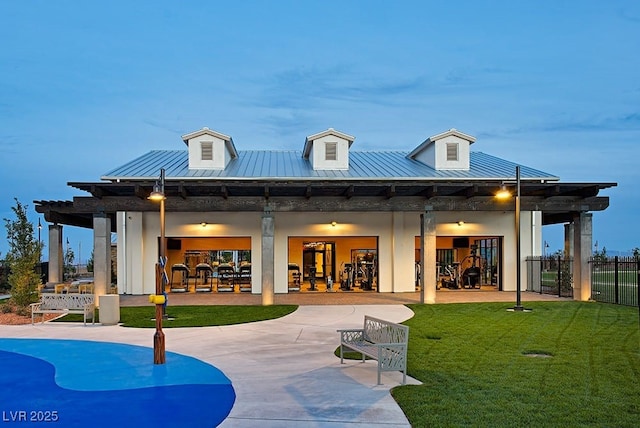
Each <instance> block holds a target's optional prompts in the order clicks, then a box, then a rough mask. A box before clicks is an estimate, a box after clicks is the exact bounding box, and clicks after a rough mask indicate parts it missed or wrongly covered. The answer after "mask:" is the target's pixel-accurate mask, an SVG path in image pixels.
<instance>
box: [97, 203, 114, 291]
mask: <svg viewBox="0 0 640 428" xmlns="http://www.w3.org/2000/svg"><path fill="white" fill-rule="evenodd" d="M93 284H94V293H95V295H96V298H97V299H98V304H99V299H100V296H103V295H105V294H107V290H108V289H109V287H110V286H111V219H110V218H109V216H108V215H106V214H104V213H100V214H94V216H93Z"/></svg>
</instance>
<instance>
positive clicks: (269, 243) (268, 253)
mask: <svg viewBox="0 0 640 428" xmlns="http://www.w3.org/2000/svg"><path fill="white" fill-rule="evenodd" d="M274 231H275V222H274V218H273V215H272V214H271V210H270V209H269V208H265V210H264V214H263V215H262V304H263V305H264V306H268V305H273V290H274V287H273V285H274V266H273V265H274V262H275V258H274V251H275V250H274V241H275V240H274Z"/></svg>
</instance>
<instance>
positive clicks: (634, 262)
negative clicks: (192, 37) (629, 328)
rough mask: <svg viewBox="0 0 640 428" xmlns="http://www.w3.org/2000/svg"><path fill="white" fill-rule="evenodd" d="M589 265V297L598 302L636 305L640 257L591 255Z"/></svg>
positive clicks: (638, 292) (639, 276)
mask: <svg viewBox="0 0 640 428" xmlns="http://www.w3.org/2000/svg"><path fill="white" fill-rule="evenodd" d="M589 264H590V266H591V298H592V299H593V300H596V301H598V302H605V303H615V304H617V305H628V306H638V302H639V299H640V297H639V294H640V289H639V288H638V283H640V258H637V257H618V256H615V257H593V258H591V259H590V260H589Z"/></svg>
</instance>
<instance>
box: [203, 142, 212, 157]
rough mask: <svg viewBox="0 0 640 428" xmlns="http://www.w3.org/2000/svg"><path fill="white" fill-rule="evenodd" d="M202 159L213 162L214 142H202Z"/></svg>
mask: <svg viewBox="0 0 640 428" xmlns="http://www.w3.org/2000/svg"><path fill="white" fill-rule="evenodd" d="M200 153H201V155H202V156H200V159H201V160H203V161H213V141H202V142H201V143H200Z"/></svg>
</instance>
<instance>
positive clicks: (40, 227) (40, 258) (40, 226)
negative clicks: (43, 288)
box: [38, 217, 42, 269]
mask: <svg viewBox="0 0 640 428" xmlns="http://www.w3.org/2000/svg"><path fill="white" fill-rule="evenodd" d="M40 232H42V223H40V217H38V251H40V257H39V259H38V262H40V263H41V262H42V243H41V242H42V241H40ZM40 269H42V266H40Z"/></svg>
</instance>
